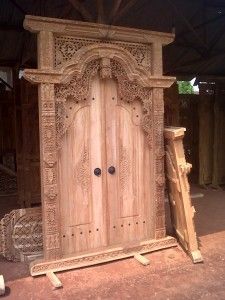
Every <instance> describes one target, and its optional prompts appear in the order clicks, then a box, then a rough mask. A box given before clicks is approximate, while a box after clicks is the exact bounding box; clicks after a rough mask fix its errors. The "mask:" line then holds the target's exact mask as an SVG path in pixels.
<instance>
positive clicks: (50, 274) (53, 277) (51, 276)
mask: <svg viewBox="0 0 225 300" xmlns="http://www.w3.org/2000/svg"><path fill="white" fill-rule="evenodd" d="M46 276H47V277H48V279H49V280H50V282H51V284H52V285H53V287H54V288H55V289H58V288H61V287H62V286H63V285H62V282H61V281H60V280H59V278H58V277H57V276H56V275H55V273H53V272H51V271H50V272H47V273H46Z"/></svg>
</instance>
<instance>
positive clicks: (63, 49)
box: [55, 36, 151, 72]
mask: <svg viewBox="0 0 225 300" xmlns="http://www.w3.org/2000/svg"><path fill="white" fill-rule="evenodd" d="M101 42H102V41H101V40H97V39H96V40H95V39H85V38H84V39H78V38H75V37H67V36H56V37H55V66H56V67H57V66H61V65H63V63H65V62H67V61H69V60H71V59H72V58H73V57H74V55H75V54H76V52H77V51H78V50H79V49H81V48H82V47H84V46H87V45H92V44H98V43H101ZM104 43H109V44H114V45H118V46H120V47H122V48H124V49H126V50H127V51H128V52H130V53H131V54H132V55H133V56H134V57H135V59H136V61H137V63H138V64H139V65H141V66H144V67H145V68H146V69H147V70H148V71H149V72H150V70H151V46H150V45H143V44H134V43H124V42H119V41H110V40H104Z"/></svg>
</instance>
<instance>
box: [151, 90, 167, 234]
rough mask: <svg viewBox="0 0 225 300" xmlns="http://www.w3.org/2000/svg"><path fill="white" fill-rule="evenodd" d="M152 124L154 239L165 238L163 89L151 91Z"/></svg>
mask: <svg viewBox="0 0 225 300" xmlns="http://www.w3.org/2000/svg"><path fill="white" fill-rule="evenodd" d="M153 119H154V121H153V124H154V133H153V139H154V147H155V151H154V153H155V154H154V155H155V158H154V160H153V161H154V175H155V185H154V186H155V191H154V198H155V201H156V213H155V215H156V228H155V230H156V238H162V237H164V236H165V208H164V187H165V176H164V141H163V130H164V103H163V89H162V88H154V89H153Z"/></svg>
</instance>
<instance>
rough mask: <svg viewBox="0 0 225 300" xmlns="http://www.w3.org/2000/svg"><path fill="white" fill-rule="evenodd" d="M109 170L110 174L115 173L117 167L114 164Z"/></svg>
mask: <svg viewBox="0 0 225 300" xmlns="http://www.w3.org/2000/svg"><path fill="white" fill-rule="evenodd" d="M108 172H109V174H114V173H115V172H116V169H115V167H113V166H111V167H109V168H108Z"/></svg>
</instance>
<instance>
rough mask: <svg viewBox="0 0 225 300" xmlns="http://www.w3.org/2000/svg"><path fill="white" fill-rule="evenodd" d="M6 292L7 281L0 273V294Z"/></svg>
mask: <svg viewBox="0 0 225 300" xmlns="http://www.w3.org/2000/svg"><path fill="white" fill-rule="evenodd" d="M4 294H5V281H4V277H3V275H0V296H2V295H4Z"/></svg>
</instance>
